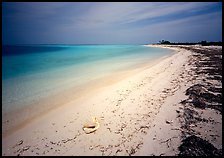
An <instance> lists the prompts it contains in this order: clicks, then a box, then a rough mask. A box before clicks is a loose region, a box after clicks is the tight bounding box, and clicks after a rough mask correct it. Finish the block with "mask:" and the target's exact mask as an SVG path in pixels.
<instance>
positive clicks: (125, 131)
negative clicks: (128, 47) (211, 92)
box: [2, 45, 222, 156]
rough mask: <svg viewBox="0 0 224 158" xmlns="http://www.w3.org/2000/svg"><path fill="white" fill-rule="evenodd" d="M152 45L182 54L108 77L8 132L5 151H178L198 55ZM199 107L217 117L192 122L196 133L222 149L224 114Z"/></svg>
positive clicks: (198, 79)
mask: <svg viewBox="0 0 224 158" xmlns="http://www.w3.org/2000/svg"><path fill="white" fill-rule="evenodd" d="M148 46H153V47H168V48H169V49H174V50H175V51H176V53H175V54H174V55H172V56H170V57H166V58H164V59H162V60H160V61H157V63H156V64H154V65H152V64H150V65H145V66H144V67H142V68H139V69H136V70H135V71H133V72H134V73H133V72H132V73H130V74H129V75H126V76H125V77H121V78H120V79H119V81H117V80H116V82H115V81H114V80H113V78H110V80H109V79H108V80H103V81H102V82H105V83H104V86H101V88H99V89H97V90H95V91H92V92H91V93H88V95H80V96H79V98H78V99H76V100H74V101H71V102H69V103H67V104H65V105H63V106H58V108H56V109H54V110H51V111H49V112H47V113H45V114H44V115H41V116H40V117H37V118H35V119H33V120H32V121H30V122H29V123H27V124H25V125H24V126H22V127H20V128H18V129H17V130H15V131H14V132H11V133H10V134H6V135H4V136H2V155H3V156H5V155H20V156H25V155H149V156H152V155H156V156H159V155H178V153H179V149H178V147H179V146H180V144H181V141H182V139H183V137H182V134H183V133H182V132H183V130H185V129H182V125H183V123H184V117H182V116H183V114H184V109H185V108H186V107H185V106H184V105H183V104H181V103H180V102H181V101H183V100H185V99H187V98H188V96H187V95H186V94H185V93H186V90H187V89H188V88H189V87H190V86H191V85H193V84H197V83H200V82H201V81H202V78H203V76H202V77H201V76H198V77H195V75H194V72H193V71H191V67H192V64H191V61H192V60H193V59H196V57H194V56H192V55H193V54H194V52H192V51H191V50H186V49H183V48H180V47H177V46H162V45H148ZM183 47H194V48H200V47H201V46H183ZM208 48H216V47H213V46H210V47H208ZM217 49H220V47H218V48H217ZM221 49H222V48H221ZM214 84H217V85H218V86H221V84H222V83H219V82H217V83H216V81H214ZM195 110H196V111H197V112H198V113H199V114H200V116H201V118H205V119H207V120H213V123H209V122H207V124H205V122H202V123H199V124H198V126H195V125H192V126H191V127H192V128H193V129H194V131H196V135H197V136H199V137H201V138H203V139H205V140H207V141H209V142H210V143H211V144H213V145H214V146H215V147H216V148H218V149H221V148H222V119H221V118H222V114H220V113H219V112H217V110H214V109H210V108H205V109H195ZM92 117H96V118H97V120H98V122H99V128H98V129H97V130H96V131H94V132H92V133H90V134H86V133H85V132H84V130H83V125H84V124H85V123H88V122H90V121H91V120H92ZM200 127H201V128H200ZM211 135H215V139H214V136H211Z"/></svg>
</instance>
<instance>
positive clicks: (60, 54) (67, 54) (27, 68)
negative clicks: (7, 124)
mask: <svg viewBox="0 0 224 158" xmlns="http://www.w3.org/2000/svg"><path fill="white" fill-rule="evenodd" d="M172 53H173V51H172V50H169V49H163V48H153V47H146V46H143V45H14V46H9V45H8V46H6V45H5V46H3V47H2V113H3V114H7V113H9V112H12V111H17V110H20V109H23V108H27V107H29V106H31V105H32V106H33V105H35V104H36V103H40V102H41V100H44V99H45V100H46V99H48V98H51V97H54V96H55V95H56V94H60V93H62V92H63V91H66V90H68V89H70V88H71V87H73V88H75V87H76V88H77V89H75V91H76V90H77V91H79V88H80V87H82V85H85V84H87V83H89V82H92V81H94V82H97V80H99V79H100V78H103V77H105V76H109V75H112V74H114V73H117V72H121V73H122V72H125V71H127V70H131V69H132V68H135V67H139V66H140V65H141V64H143V63H147V62H149V61H153V60H155V59H159V58H162V57H164V56H167V55H171V54H172ZM55 99H56V98H55ZM45 106H47V105H42V104H38V108H44V107H45ZM51 107H54V105H53V104H51Z"/></svg>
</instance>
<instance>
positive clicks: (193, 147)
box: [179, 135, 222, 156]
mask: <svg viewBox="0 0 224 158" xmlns="http://www.w3.org/2000/svg"><path fill="white" fill-rule="evenodd" d="M179 150H180V153H179V156H221V155H222V150H218V149H217V148H215V147H214V146H213V145H212V144H211V143H209V142H208V141H206V140H203V139H201V138H199V137H197V136H195V135H192V136H189V137H187V138H186V139H184V140H183V141H182V144H181V146H180V147H179Z"/></svg>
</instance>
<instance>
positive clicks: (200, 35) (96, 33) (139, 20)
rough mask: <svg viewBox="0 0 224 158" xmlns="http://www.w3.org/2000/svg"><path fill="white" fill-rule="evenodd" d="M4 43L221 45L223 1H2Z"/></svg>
mask: <svg viewBox="0 0 224 158" xmlns="http://www.w3.org/2000/svg"><path fill="white" fill-rule="evenodd" d="M2 36H3V37H2V39H3V44H146V43H155V42H158V41H160V40H162V39H164V40H170V41H172V42H198V41H201V40H207V41H222V3H221V2H191V3H189V2H163V3H161V2H160V3H158V2H140V3H137V2H129V3H127V2H80V3H78V2H71V3H69V2H66V3H62V2H2Z"/></svg>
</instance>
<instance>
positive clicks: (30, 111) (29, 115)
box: [2, 52, 175, 137]
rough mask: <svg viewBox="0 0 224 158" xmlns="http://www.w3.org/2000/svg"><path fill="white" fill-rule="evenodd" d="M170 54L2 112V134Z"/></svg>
mask: <svg viewBox="0 0 224 158" xmlns="http://www.w3.org/2000/svg"><path fill="white" fill-rule="evenodd" d="M174 53H175V52H174ZM172 55H173V53H172V54H169V55H166V56H163V57H160V58H158V59H153V60H150V61H149V62H147V63H141V64H137V65H135V66H133V67H131V68H128V69H125V70H122V71H119V72H113V73H112V74H109V75H106V76H104V77H100V78H97V79H94V80H91V81H88V83H85V84H82V85H79V86H74V87H71V88H69V89H67V90H64V91H63V92H62V91H61V92H59V93H56V94H54V95H51V96H49V97H46V98H42V99H41V101H40V102H37V101H36V103H32V104H28V105H25V106H24V107H23V108H19V109H16V110H13V111H10V112H8V113H3V116H4V117H3V118H4V120H2V124H3V131H2V136H3V137H6V136H8V135H10V134H12V133H13V132H15V131H16V130H18V129H21V128H23V127H25V126H26V125H27V124H29V123H32V121H33V120H36V119H38V118H39V117H42V116H43V115H46V114H47V113H48V112H50V111H54V110H55V109H56V108H59V107H60V106H64V105H65V104H68V103H70V102H73V103H75V102H76V100H79V99H80V98H82V96H85V97H91V96H92V95H94V94H95V93H97V92H99V91H100V89H102V88H103V87H107V86H110V85H112V84H114V83H117V82H119V81H121V80H124V79H126V78H128V77H131V76H133V75H134V74H136V73H139V72H141V71H143V70H144V69H147V68H150V67H152V66H153V65H155V64H157V63H159V62H161V61H162V60H164V59H165V58H168V57H170V56H172ZM62 93H63V95H62ZM71 94H73V95H71ZM65 96H66V97H65ZM55 98H57V99H55ZM58 98H59V99H58ZM42 105H44V106H42ZM40 106H42V107H43V108H39V107H40ZM11 116H13V117H11Z"/></svg>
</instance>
